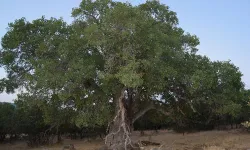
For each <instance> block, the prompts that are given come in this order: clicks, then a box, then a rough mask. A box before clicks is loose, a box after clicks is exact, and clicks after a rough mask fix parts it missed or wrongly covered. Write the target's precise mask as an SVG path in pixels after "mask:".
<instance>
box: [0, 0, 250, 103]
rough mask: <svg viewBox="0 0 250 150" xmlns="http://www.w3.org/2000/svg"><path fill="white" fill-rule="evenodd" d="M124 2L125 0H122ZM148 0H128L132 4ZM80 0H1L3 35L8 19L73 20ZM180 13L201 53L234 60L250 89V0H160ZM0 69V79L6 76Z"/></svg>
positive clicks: (5, 98)
mask: <svg viewBox="0 0 250 150" xmlns="http://www.w3.org/2000/svg"><path fill="white" fill-rule="evenodd" d="M123 1H125V0H123ZM144 1H145V0H129V2H132V3H133V4H138V3H142V2H144ZM80 2H81V0H1V1H0V19H1V21H0V37H2V36H3V35H4V34H5V33H6V28H7V25H8V23H9V22H12V21H14V20H15V19H19V18H21V17H25V18H27V20H33V19H36V18H40V17H41V16H43V15H45V16H46V17H47V18H48V17H57V18H59V17H63V18H64V20H65V21H67V22H71V21H72V18H71V17H70V16H71V10H72V8H73V7H77V6H78V4H79V3H80ZM160 2H162V3H164V4H166V5H168V6H170V9H171V10H173V11H175V12H177V16H178V18H179V22H180V26H181V27H182V28H183V29H184V30H185V31H187V32H190V33H191V34H196V35H197V36H198V37H199V38H200V42H201V44H200V46H199V54H202V55H207V56H208V57H210V58H211V60H229V59H230V60H231V61H232V62H233V63H234V64H235V65H236V66H238V67H239V68H240V71H241V72H242V73H243V74H244V76H243V81H244V82H245V83H246V87H247V88H250V69H248V65H247V64H249V65H250V18H249V16H250V9H249V7H250V1H249V0H240V1H236V0H219V1H218V0H188V1H187V0H161V1H160ZM4 76H5V73H4V70H3V69H0V78H2V77H4ZM14 98H15V95H7V94H0V101H12V100H13V99H14Z"/></svg>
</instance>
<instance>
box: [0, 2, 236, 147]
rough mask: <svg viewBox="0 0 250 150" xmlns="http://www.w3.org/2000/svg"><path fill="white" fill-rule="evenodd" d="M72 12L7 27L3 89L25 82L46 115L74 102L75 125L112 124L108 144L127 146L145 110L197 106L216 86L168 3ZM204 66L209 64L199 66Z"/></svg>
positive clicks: (94, 5)
mask: <svg viewBox="0 0 250 150" xmlns="http://www.w3.org/2000/svg"><path fill="white" fill-rule="evenodd" d="M72 16H73V17H74V21H73V22H72V23H71V24H67V23H65V22H64V21H63V20H62V19H55V18H51V19H45V17H42V18H40V19H36V20H34V21H32V22H29V21H27V20H25V18H21V19H19V20H16V21H15V22H13V23H10V24H9V29H8V32H7V33H6V34H5V36H4V37H3V38H2V43H1V44H2V49H1V60H0V64H1V66H3V67H4V68H5V70H6V72H7V77H6V78H4V79H2V80H1V82H0V85H1V86H0V87H1V88H0V89H1V91H6V92H13V91H14V90H15V89H16V88H19V87H23V88H25V91H26V92H27V93H28V94H29V95H33V96H35V97H36V99H41V100H45V101H47V102H46V103H47V104H49V105H50V104H51V105H50V106H51V107H48V108H47V109H48V113H49V112H55V113H59V112H60V111H59V110H60V108H61V107H65V106H70V107H73V108H74V110H76V111H77V112H78V117H76V120H77V123H76V124H77V125H78V126H93V125H95V126H96V125H98V126H102V125H105V124H108V126H109V134H108V136H107V137H106V144H107V146H108V147H109V148H111V149H124V148H126V147H129V146H130V147H131V145H132V141H131V140H130V133H131V131H132V129H133V123H134V122H135V121H136V120H137V119H138V118H140V117H141V116H142V115H143V114H145V113H146V112H147V111H149V110H151V109H157V110H158V111H159V112H161V113H162V114H165V115H170V114H177V116H178V113H179V114H182V110H185V109H188V110H192V111H194V110H193V109H194V108H193V105H194V104H192V100H194V99H195V98H196V100H197V96H199V92H201V93H204V92H203V90H205V89H206V88H209V89H211V86H212V85H211V84H212V83H209V82H210V81H212V79H213V76H212V75H211V76H210V72H209V71H211V70H209V71H206V67H208V68H212V67H211V64H210V61H209V60H207V59H205V58H204V59H203V58H199V57H197V56H196V54H195V53H196V51H197V49H196V46H197V45H198V44H199V40H198V38H197V37H196V36H194V35H191V34H189V33H186V32H185V31H184V30H183V29H182V28H180V27H179V26H178V18H177V16H176V13H175V12H173V11H171V10H169V7H168V6H166V5H163V4H160V3H159V2H158V1H147V2H145V3H144V4H140V5H138V6H132V5H131V4H129V3H121V2H113V1H111V0H96V1H91V0H83V1H82V2H81V4H80V6H79V7H78V8H75V9H73V12H72ZM200 60H202V62H204V63H199V62H200ZM216 65H217V64H215V66H216ZM200 66H203V67H204V68H205V69H203V71H197V70H199V67H200ZM217 66H218V67H220V64H218V65H217ZM225 66H226V64H225ZM228 71H230V69H229V70H228ZM221 76H223V74H221ZM202 77H209V78H206V80H203V79H202ZM237 77H238V76H237ZM210 79H211V80H210ZM225 79H226V78H225ZM235 79H236V78H235ZM237 79H238V78H237ZM230 81H231V80H230ZM201 82H202V83H201ZM220 82H221V83H222V82H223V81H220ZM200 83H201V84H200ZM207 84H208V85H207ZM203 87H204V88H203ZM224 92H225V94H227V93H228V91H224ZM207 94H209V93H207ZM44 98H45V99H44ZM55 98H56V99H55ZM202 98H206V95H204V94H203V95H202ZM198 100H199V99H198ZM56 101H58V102H56ZM196 102H197V101H196ZM176 112H177V113H176ZM57 115H59V116H60V114H57ZM48 116H50V115H48ZM49 119H50V120H48V121H49V122H50V121H53V119H56V118H49ZM60 121H61V120H59V121H57V120H54V122H57V123H60Z"/></svg>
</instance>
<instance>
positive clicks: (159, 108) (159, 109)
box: [132, 102, 170, 123]
mask: <svg viewBox="0 0 250 150" xmlns="http://www.w3.org/2000/svg"><path fill="white" fill-rule="evenodd" d="M152 109H155V110H157V111H159V112H161V113H162V114H163V115H166V116H169V115H170V112H167V111H165V110H164V109H163V108H161V107H157V106H156V105H155V104H154V103H153V102H151V103H150V104H149V105H148V106H147V107H146V108H144V109H143V110H141V111H139V112H138V113H136V114H135V116H134V118H133V120H132V123H134V122H135V121H136V120H137V119H139V118H140V117H142V116H143V115H144V114H145V113H146V112H148V111H149V110H152Z"/></svg>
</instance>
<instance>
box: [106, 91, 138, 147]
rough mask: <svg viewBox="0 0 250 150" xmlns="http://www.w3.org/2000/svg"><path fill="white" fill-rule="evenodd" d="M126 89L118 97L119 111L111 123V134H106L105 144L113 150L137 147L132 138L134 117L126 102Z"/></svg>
mask: <svg viewBox="0 0 250 150" xmlns="http://www.w3.org/2000/svg"><path fill="white" fill-rule="evenodd" d="M124 91H125V90H122V91H121V94H120V96H119V98H118V99H117V106H118V107H117V112H116V116H115V117H114V120H113V121H112V123H111V124H110V125H109V134H108V135H107V136H106V139H105V144H106V145H107V147H108V148H109V149H112V150H132V149H136V148H138V147H136V146H135V145H133V143H132V140H131V139H130V134H131V130H132V118H131V117H130V115H129V114H131V113H130V112H129V111H131V109H130V108H128V107H129V105H128V104H127V103H126V102H125V97H124Z"/></svg>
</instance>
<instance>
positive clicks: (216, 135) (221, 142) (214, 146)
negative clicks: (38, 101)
mask: <svg viewBox="0 0 250 150" xmlns="http://www.w3.org/2000/svg"><path fill="white" fill-rule="evenodd" d="M132 139H139V140H147V141H152V142H158V143H161V144H162V148H161V149H162V150H248V149H249V150H250V133H243V132H240V131H237V130H230V131H206V132H196V133H189V134H185V135H184V136H183V135H182V134H179V133H174V132H171V131H167V130H164V131H159V133H157V134H156V133H154V132H153V131H146V132H145V135H144V136H140V133H139V132H134V133H133V136H132ZM66 144H74V145H75V148H76V150H96V149H97V148H99V147H101V146H102V145H103V144H104V143H103V141H102V140H100V139H99V140H92V141H91V142H88V141H86V140H69V139H64V142H63V144H62V145H54V146H52V147H39V148H33V149H29V148H27V147H26V144H25V143H24V142H16V143H15V144H2V145H0V150H28V149H29V150H61V149H62V147H63V145H66ZM144 150H150V147H145V149H144Z"/></svg>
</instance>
